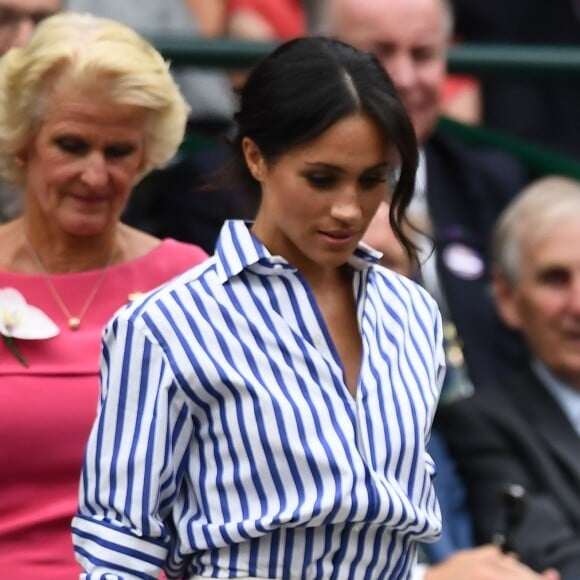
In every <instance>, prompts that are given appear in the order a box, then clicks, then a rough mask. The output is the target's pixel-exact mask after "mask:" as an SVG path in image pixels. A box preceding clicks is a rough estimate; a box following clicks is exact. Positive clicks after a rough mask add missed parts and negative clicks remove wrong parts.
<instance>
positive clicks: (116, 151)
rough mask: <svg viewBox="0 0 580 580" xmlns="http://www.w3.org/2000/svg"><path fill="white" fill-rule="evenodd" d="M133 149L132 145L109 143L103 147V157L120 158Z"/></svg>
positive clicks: (129, 153)
mask: <svg viewBox="0 0 580 580" xmlns="http://www.w3.org/2000/svg"><path fill="white" fill-rule="evenodd" d="M134 151H135V146H134V145H129V144H123V145H111V146H109V147H107V148H106V149H105V157H108V158H109V159H121V158H123V157H127V156H128V155H131V153H133V152H134Z"/></svg>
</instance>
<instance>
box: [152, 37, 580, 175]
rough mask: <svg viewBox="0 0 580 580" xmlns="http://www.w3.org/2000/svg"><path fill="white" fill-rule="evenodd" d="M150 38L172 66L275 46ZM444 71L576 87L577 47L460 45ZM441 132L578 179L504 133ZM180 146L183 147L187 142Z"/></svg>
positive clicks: (572, 165) (220, 63) (244, 59)
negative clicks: (572, 83)
mask: <svg viewBox="0 0 580 580" xmlns="http://www.w3.org/2000/svg"><path fill="white" fill-rule="evenodd" d="M150 40H151V42H152V43H153V44H154V45H155V46H156V47H157V49H158V50H159V51H160V52H161V53H162V54H163V56H164V57H165V58H166V59H168V60H169V61H171V63H172V65H173V66H175V67H181V66H185V65H189V66H197V67H202V68H217V69H235V68H247V67H249V66H252V65H253V64H255V63H256V62H257V61H258V60H259V59H260V58H262V57H263V56H265V55H266V54H268V53H269V52H270V51H271V50H273V49H274V48H275V47H276V46H277V43H275V42H257V41H246V40H238V39H218V40H213V39H200V38H191V37H179V36H172V37H150ZM448 68H449V70H450V72H452V73H465V74H473V75H475V76H477V77H480V78H484V77H486V78H489V77H509V78H510V79H529V78H536V79H537V78H567V79H574V80H576V81H577V82H578V83H580V46H577V47H557V46H536V45H534V46H521V45H519V46H514V45H475V44H461V45H457V46H453V47H452V48H451V49H450V50H449V54H448ZM579 106H580V104H579ZM441 128H442V130H444V131H448V132H450V133H453V134H455V135H456V136H458V137H459V138H461V139H463V140H464V141H465V142H467V143H473V144H476V145H483V146H490V147H496V148H499V149H503V150H505V151H508V152H510V153H512V154H514V155H516V156H517V157H519V158H520V159H521V160H522V161H523V162H524V163H526V164H527V165H528V166H529V167H530V168H532V169H533V170H534V171H535V172H536V173H537V174H539V175H543V174H548V173H559V174H563V175H570V176H572V177H575V178H577V179H580V161H579V160H577V159H573V158H570V157H567V156H564V155H561V154H559V153H556V152H554V151H552V150H550V149H547V148H545V147H541V146H539V145H536V144H532V143H529V142H527V141H525V140H523V139H519V138H517V137H514V136H511V135H508V134H507V133H504V132H500V131H495V130H491V129H489V128H487V127H482V126H470V125H464V124H462V123H458V122H456V121H453V120H451V119H446V118H444V119H441ZM184 145H185V147H186V148H187V147H188V145H187V141H186V142H185V143H184Z"/></svg>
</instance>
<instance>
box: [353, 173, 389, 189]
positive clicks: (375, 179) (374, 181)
mask: <svg viewBox="0 0 580 580" xmlns="http://www.w3.org/2000/svg"><path fill="white" fill-rule="evenodd" d="M386 183H388V178H387V176H386V175H367V176H365V177H361V179H360V184H361V187H363V188H364V189H372V188H373V187H377V186H378V185H381V184H386Z"/></svg>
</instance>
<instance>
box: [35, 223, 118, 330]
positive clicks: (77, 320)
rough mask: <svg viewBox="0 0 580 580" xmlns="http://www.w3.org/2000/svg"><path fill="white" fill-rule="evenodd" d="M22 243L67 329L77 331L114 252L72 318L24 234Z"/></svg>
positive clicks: (103, 278)
mask: <svg viewBox="0 0 580 580" xmlns="http://www.w3.org/2000/svg"><path fill="white" fill-rule="evenodd" d="M24 243H25V244H26V246H27V248H28V249H29V250H30V253H31V254H32V257H33V258H34V261H35V262H36V264H37V266H38V268H39V270H40V272H41V274H42V275H43V277H44V279H45V280H46V284H47V286H48V288H49V290H50V293H51V294H52V296H53V298H54V300H55V302H56V303H57V305H58V307H59V308H60V309H61V311H62V313H63V314H64V316H65V318H66V319H67V323H68V327H69V328H70V329H71V330H78V329H79V327H80V325H81V322H82V319H83V317H84V315H85V314H86V313H87V310H88V309H89V307H90V306H91V304H92V302H93V300H94V299H95V296H96V295H97V292H98V291H99V288H100V287H101V286H102V285H103V282H104V281H105V277H106V275H107V272H108V271H109V267H110V266H111V264H112V263H113V257H114V255H115V252H114V251H113V252H111V256H110V258H109V259H108V260H107V263H106V264H105V267H104V268H103V272H102V273H101V275H100V276H99V279H98V280H97V282H96V284H95V285H94V286H93V289H92V290H91V291H90V292H89V295H88V296H87V298H86V300H85V302H84V304H83V306H82V308H81V309H80V312H79V313H78V314H77V316H73V315H72V314H71V313H70V310H69V309H68V308H67V306H66V304H65V303H64V301H63V299H62V298H61V297H60V294H59V293H58V292H57V290H56V287H55V285H54V283H53V281H52V280H51V278H50V274H49V273H48V270H47V269H46V268H45V267H44V264H43V263H42V260H41V259H40V256H39V255H38V254H37V253H36V250H35V249H34V247H33V246H32V244H31V243H30V240H29V239H28V236H27V235H26V233H25V234H24Z"/></svg>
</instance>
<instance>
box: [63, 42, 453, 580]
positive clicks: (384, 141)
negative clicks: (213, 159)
mask: <svg viewBox="0 0 580 580" xmlns="http://www.w3.org/2000/svg"><path fill="white" fill-rule="evenodd" d="M236 121H237V125H238V134H237V137H236V139H235V143H234V144H235V146H236V147H237V150H238V152H239V154H240V162H241V168H242V169H243V170H244V175H245V178H246V181H247V183H248V184H249V186H251V187H253V188H255V189H257V190H259V192H260V196H261V199H260V204H259V209H258V212H257V215H256V219H255V221H254V222H253V223H244V222H238V221H233V222H232V221H230V222H227V223H226V224H225V225H224V228H223V230H222V233H221V235H220V238H219V240H218V243H217V247H216V252H215V254H214V256H213V257H212V258H211V259H209V260H208V261H206V262H205V263H204V264H203V265H200V266H198V267H197V268H196V269H194V270H192V271H191V272H189V273H188V274H186V275H185V276H182V277H180V278H179V279H177V280H175V281H173V282H172V283H170V284H168V285H166V286H164V287H163V288H161V289H160V290H159V291H156V292H154V293H153V294H151V295H149V296H148V297H146V298H144V299H143V300H141V301H139V302H136V303H134V304H133V305H132V306H130V307H128V308H127V309H125V310H124V311H122V312H120V313H118V314H117V316H116V317H115V318H114V319H113V320H112V321H111V322H110V324H109V325H108V327H107V329H106V331H105V336H104V342H103V349H104V352H103V358H102V360H103V363H102V367H101V372H102V375H101V378H102V397H101V404H100V408H99V413H98V417H97V420H96V423H95V425H94V427H93V431H92V434H91V436H90V439H89V443H88V447H87V455H86V460H85V466H84V469H83V476H82V485H81V492H80V502H79V512H78V514H77V517H76V518H75V520H74V521H73V534H74V542H75V546H76V552H77V559H78V560H79V562H80V563H81V565H82V566H83V568H84V570H85V572H86V574H87V576H86V577H87V578H88V579H92V578H104V577H105V575H106V576H107V578H124V579H127V578H156V577H157V575H158V574H159V571H160V570H161V569H162V568H164V569H165V571H166V574H167V575H168V576H169V577H170V578H189V579H192V578H212V577H213V578H359V577H366V578H371V579H372V578H375V579H379V578H389V579H393V578H407V577H408V575H409V573H410V571H411V569H412V567H413V565H414V562H415V559H416V547H417V543H418V542H419V541H429V540H431V539H434V538H435V537H436V536H437V535H438V533H439V530H440V525H441V522H440V517H439V508H438V504H437V500H436V497H435V494H434V491H433V486H432V482H431V479H432V475H433V471H434V469H433V465H432V462H431V460H430V458H429V456H428V454H427V453H426V451H425V447H426V442H427V440H428V438H429V432H430V427H431V420H432V416H433V413H434V410H435V406H436V404H437V400H438V396H439V388H440V383H441V379H442V374H443V369H444V363H443V361H444V356H443V351H442V336H441V323H440V318H439V313H438V310H437V307H436V305H435V303H434V301H433V300H432V299H431V298H430V297H429V296H428V295H427V294H426V293H425V292H424V291H423V290H422V289H421V288H420V287H419V286H418V285H416V284H414V283H413V282H411V281H410V280H408V279H407V278H405V277H403V276H400V275H398V274H396V273H394V272H392V271H390V270H387V269H386V268H384V267H382V266H380V265H379V264H378V260H379V258H380V254H379V253H378V252H376V251H374V250H372V249H371V248H370V247H369V246H366V245H364V244H362V243H360V240H361V237H362V236H363V234H364V232H365V229H366V227H367V225H368V224H369V222H370V221H371V219H372V217H373V215H374V213H375V211H376V209H377V207H378V206H379V204H380V203H381V201H383V200H384V199H385V198H390V203H391V221H392V223H393V228H394V230H395V232H396V235H397V236H398V237H399V238H400V239H401V241H402V242H403V243H404V245H405V247H406V248H407V251H409V252H410V253H412V251H413V249H412V245H411V244H410V242H409V241H408V240H407V238H406V237H405V234H404V231H403V228H402V223H401V222H402V220H403V217H404V210H405V207H406V206H407V204H408V202H409V198H410V195H411V191H412V186H413V182H414V173H415V165H416V160H417V150H416V144H415V138H414V133H413V128H412V126H411V123H410V121H409V119H408V117H407V115H406V113H405V110H404V108H403V106H402V104H401V102H400V100H399V98H398V97H397V95H396V92H395V90H394V88H393V85H392V83H391V81H390V79H389V77H388V76H387V74H386V73H385V72H384V70H383V68H382V67H381V65H380V64H379V63H378V61H377V60H376V59H375V58H374V57H373V56H372V55H370V54H368V53H364V52H360V51H358V50H356V49H354V48H352V47H351V46H349V45H346V44H344V43H341V42H338V41H335V40H331V39H322V38H303V39H298V40H294V41H290V42H289V43H286V44H284V45H282V46H281V47H279V48H278V49H277V50H275V51H274V52H273V53H272V54H271V55H269V56H268V57H266V58H265V59H264V60H263V61H262V62H261V63H260V64H258V65H257V67H256V68H255V69H254V70H253V71H252V73H251V75H250V77H249V79H248V81H247V83H246V85H245V86H244V88H243V90H242V94H241V98H240V108H239V112H238V113H237V115H236ZM395 179H396V182H395V183H394V184H393V181H394V180H395ZM391 185H393V190H392V191H390V186H391Z"/></svg>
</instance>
